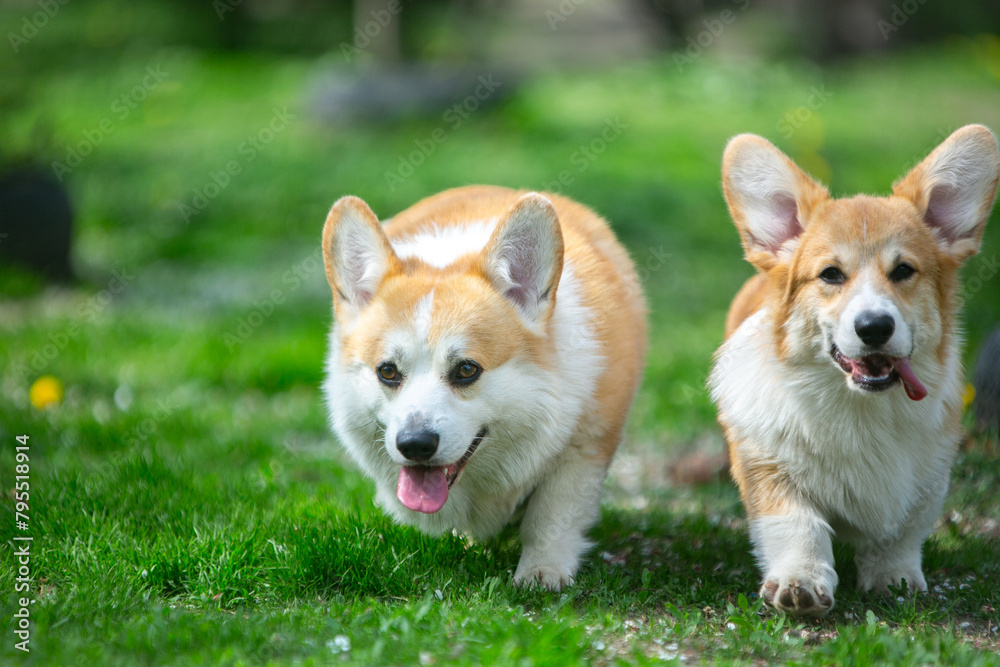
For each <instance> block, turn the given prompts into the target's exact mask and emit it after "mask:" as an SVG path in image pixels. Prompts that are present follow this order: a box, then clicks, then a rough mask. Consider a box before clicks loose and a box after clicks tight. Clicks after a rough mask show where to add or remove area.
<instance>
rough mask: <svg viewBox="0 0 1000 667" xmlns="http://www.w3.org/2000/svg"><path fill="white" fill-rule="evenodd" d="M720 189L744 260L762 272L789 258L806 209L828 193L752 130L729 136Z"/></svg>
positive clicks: (804, 221) (807, 215) (804, 223)
mask: <svg viewBox="0 0 1000 667" xmlns="http://www.w3.org/2000/svg"><path fill="white" fill-rule="evenodd" d="M722 188H723V191H724V192H725V195H726V203H727V204H728V205H729V214H730V215H731V216H732V218H733V222H734V223H735V224H736V228H737V229H738V230H739V232H740V237H741V238H742V240H743V248H744V250H745V252H746V257H747V260H748V261H749V262H750V263H751V264H753V265H754V266H756V267H757V268H759V269H761V270H763V271H767V270H768V269H770V268H771V267H773V266H775V265H776V264H778V263H780V262H783V261H787V259H788V258H789V257H791V254H792V251H793V250H794V249H795V245H796V241H797V240H798V237H799V234H801V233H802V230H803V229H805V227H806V225H808V221H809V214H810V212H811V211H812V209H813V208H814V207H815V206H816V204H818V203H819V202H821V201H823V200H825V199H828V198H829V193H828V192H827V190H826V188H824V187H823V186H822V185H820V184H819V183H817V182H816V181H814V180H812V179H811V178H809V176H807V175H806V174H805V172H803V171H802V170H801V169H799V168H798V166H796V164H795V163H794V162H792V160H791V159H789V158H788V156H786V155H785V154H784V153H782V152H781V151H779V150H778V149H777V148H775V147H774V145H773V144H772V143H771V142H769V141H768V140H766V139H764V138H762V137H758V136H757V135H755V134H741V135H739V136H736V137H733V138H732V139H731V140H730V141H729V144H728V145H727V146H726V151H725V153H724V154H723V157H722Z"/></svg>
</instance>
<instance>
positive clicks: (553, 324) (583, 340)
mask: <svg viewBox="0 0 1000 667" xmlns="http://www.w3.org/2000/svg"><path fill="white" fill-rule="evenodd" d="M323 256H324V259H325V263H326V274H327V278H328V279H329V282H330V286H331V288H332V290H333V305H334V317H335V323H334V325H333V331H332V333H331V336H330V349H329V357H328V359H327V379H326V382H325V385H324V390H325V394H326V399H327V404H328V406H329V410H330V421H331V424H332V427H333V430H334V431H335V432H336V434H337V435H338V436H339V439H340V441H341V443H343V445H344V447H345V448H346V449H347V451H348V452H349V453H350V454H351V456H352V457H353V458H354V459H355V460H356V461H357V463H358V464H359V465H360V466H361V468H362V470H363V471H364V472H365V474H367V475H368V476H370V477H371V478H372V479H374V480H375V484H376V489H377V497H376V499H377V502H378V504H379V505H380V506H381V507H382V508H384V509H385V511H386V512H388V513H389V514H390V515H391V516H393V517H395V518H396V519H397V520H398V521H400V522H402V523H406V524H411V525H414V526H416V527H418V528H419V529H421V530H423V531H425V532H428V533H432V534H439V533H442V532H444V531H448V530H452V529H457V530H459V531H462V532H465V533H469V534H471V535H472V536H474V537H477V538H481V539H484V538H488V537H490V536H492V535H494V534H495V533H496V532H497V531H499V530H500V528H502V527H503V526H504V525H505V524H506V523H507V522H508V521H510V520H511V519H512V517H514V515H515V513H516V512H517V511H518V509H519V508H520V507H522V506H523V508H524V516H523V519H522V522H521V529H520V530H521V543H522V553H521V559H520V562H519V564H518V566H517V571H516V572H515V574H514V580H515V581H516V582H518V583H521V584H534V583H538V584H541V585H543V586H546V587H548V588H552V589H559V588H560V587H562V586H564V585H566V584H568V583H570V582H571V581H572V580H573V577H574V576H575V575H576V572H577V569H578V568H579V563H580V557H581V555H582V554H583V552H584V551H585V550H586V549H587V547H588V546H589V545H588V542H587V539H586V533H587V531H588V529H589V528H590V527H591V526H592V525H593V524H594V522H595V521H596V520H597V517H598V509H599V502H600V495H601V486H602V484H603V482H604V478H605V475H606V473H607V470H608V465H609V464H610V462H611V459H612V456H613V455H614V452H615V449H616V448H617V447H618V443H619V441H620V440H621V437H622V429H623V427H624V425H625V418H626V416H627V414H628V411H629V408H630V406H631V404H632V398H633V395H634V394H635V391H636V388H637V386H638V384H639V379H640V377H641V375H642V366H643V358H644V355H645V341H646V332H645V305H644V301H643V298H642V292H641V289H640V286H639V283H638V279H637V277H636V272H635V270H634V268H633V266H632V263H631V261H630V260H629V257H628V254H627V253H626V252H625V250H624V249H622V247H621V246H620V245H619V244H618V242H617V241H616V240H615V237H614V235H613V234H612V232H611V230H610V229H609V228H608V226H607V225H606V224H605V223H604V221H602V220H601V219H600V218H599V217H598V216H597V215H595V214H594V213H593V212H592V211H590V210H589V209H587V208H585V207H584V206H581V205H580V204H577V203H575V202H572V201H570V200H568V199H565V198H563V197H559V196H556V195H542V194H538V193H529V192H517V191H514V190H508V189H505V188H498V187H485V186H473V187H464V188H458V189H454V190H448V191H446V192H443V193H441V194H438V195H435V196H433V197H429V198H427V199H424V200H423V201H421V202H418V203H417V204H415V205H414V206H412V207H411V208H409V209H407V210H406V211H403V212H402V213H400V214H399V215H397V216H395V217H394V218H393V219H392V220H391V221H389V222H387V223H386V224H385V226H383V225H381V224H379V221H378V219H377V218H376V217H375V214H374V213H372V211H371V209H370V208H369V207H368V206H367V205H366V204H365V203H364V202H363V201H361V200H360V199H358V198H356V197H344V198H342V199H340V200H339V201H337V203H335V204H334V205H333V208H332V209H331V211H330V214H329V216H328V217H327V220H326V226H325V227H324V229H323Z"/></svg>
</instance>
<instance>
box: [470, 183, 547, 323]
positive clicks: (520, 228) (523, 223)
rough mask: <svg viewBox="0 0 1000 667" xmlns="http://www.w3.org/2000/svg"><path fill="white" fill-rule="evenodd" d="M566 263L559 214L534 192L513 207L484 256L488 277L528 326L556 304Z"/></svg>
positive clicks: (491, 238) (484, 250) (519, 200)
mask: <svg viewBox="0 0 1000 667" xmlns="http://www.w3.org/2000/svg"><path fill="white" fill-rule="evenodd" d="M562 264H563V239H562V230H561V229H560V227H559V218H558V216H557V214H556V209H555V207H553V206H552V202H550V201H549V200H548V199H546V198H545V197H543V196H542V195H540V194H538V193H536V192H531V193H528V194H526V195H523V196H522V197H521V198H519V199H518V200H517V201H516V202H514V205H513V206H512V207H511V208H510V210H509V211H507V213H506V215H505V216H504V218H503V219H502V220H501V221H500V223H499V224H498V225H497V228H496V230H494V232H493V236H492V237H490V240H489V243H487V244H486V247H485V248H484V249H483V254H482V271H483V273H484V274H485V276H486V277H487V278H488V279H489V281H490V282H491V283H493V286H494V287H495V288H496V290H497V291H498V292H500V294H502V295H504V297H506V298H507V299H509V300H510V301H512V302H513V303H514V305H515V306H517V308H518V309H519V310H520V311H521V313H522V314H523V315H524V317H525V318H526V319H527V320H528V322H530V323H535V322H537V321H539V320H540V319H541V318H542V317H543V316H545V315H546V314H547V313H548V312H549V307H550V306H551V304H552V303H554V300H555V295H556V288H557V287H558V285H559V276H560V275H561V274H562Z"/></svg>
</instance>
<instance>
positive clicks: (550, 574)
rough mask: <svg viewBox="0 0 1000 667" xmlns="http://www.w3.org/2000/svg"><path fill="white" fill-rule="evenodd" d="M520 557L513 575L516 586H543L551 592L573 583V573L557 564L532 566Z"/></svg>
mask: <svg viewBox="0 0 1000 667" xmlns="http://www.w3.org/2000/svg"><path fill="white" fill-rule="evenodd" d="M526 561H527V559H526V558H525V557H524V556H521V562H520V563H518V565H517V571H516V572H515V573H514V583H515V584H517V585H518V586H525V587H531V586H543V587H545V588H548V589H549V590H551V591H558V590H561V589H562V587H563V586H569V585H570V584H572V583H573V575H574V574H575V571H571V570H570V569H569V568H568V567H563V566H560V565H558V564H552V563H548V564H532V563H529V562H526Z"/></svg>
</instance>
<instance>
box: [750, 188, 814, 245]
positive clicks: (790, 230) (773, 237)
mask: <svg viewBox="0 0 1000 667" xmlns="http://www.w3.org/2000/svg"><path fill="white" fill-rule="evenodd" d="M768 203H769V208H770V211H769V213H770V215H771V217H772V218H773V224H771V225H768V226H767V228H766V230H765V231H767V232H768V235H767V237H766V238H759V237H754V239H753V241H754V243H755V244H757V245H759V246H762V247H763V248H765V249H767V251H768V252H771V253H776V252H778V250H779V249H780V248H781V246H782V245H784V244H785V242H786V241H787V240H788V239H793V238H795V237H796V236H798V235H799V234H801V233H802V225H801V224H800V223H799V207H798V205H797V204H796V203H795V198H794V197H792V196H789V195H787V194H784V193H782V194H774V195H771V197H770V202H768Z"/></svg>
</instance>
